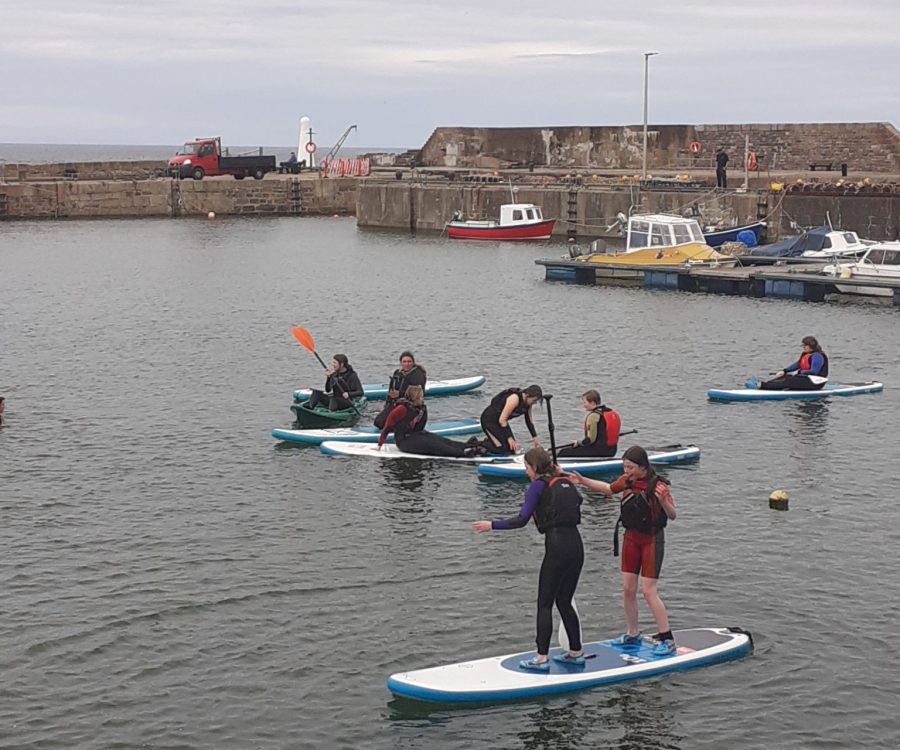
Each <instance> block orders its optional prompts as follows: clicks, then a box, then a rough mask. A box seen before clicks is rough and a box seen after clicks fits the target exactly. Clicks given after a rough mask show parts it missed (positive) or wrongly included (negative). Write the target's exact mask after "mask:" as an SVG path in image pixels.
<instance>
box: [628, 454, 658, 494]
mask: <svg viewBox="0 0 900 750" xmlns="http://www.w3.org/2000/svg"><path fill="white" fill-rule="evenodd" d="M622 460H623V461H631V463H633V464H637V465H638V466H640V467H641V468H642V469H644V471H646V472H647V492H648V493H651V492H653V490H655V489H656V483H657V482H658V481H659V479H660V478H659V476H658V475H657V473H656V472H655V471H654V470H653V466H652V465H651V464H650V457H649V456H648V455H647V451H645V450H644V449H643V448H641V446H639V445H632V446H631V447H630V448H629V449H628V450H626V451H625V452H624V453H623V454H622Z"/></svg>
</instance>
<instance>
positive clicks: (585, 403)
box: [556, 389, 622, 458]
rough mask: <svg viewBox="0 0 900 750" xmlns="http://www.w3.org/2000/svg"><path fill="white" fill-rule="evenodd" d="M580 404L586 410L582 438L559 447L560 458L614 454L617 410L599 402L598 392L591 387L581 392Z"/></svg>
mask: <svg viewBox="0 0 900 750" xmlns="http://www.w3.org/2000/svg"><path fill="white" fill-rule="evenodd" d="M581 406H582V407H583V408H584V410H585V411H586V412H587V416H586V417H585V418H584V438H583V439H582V440H576V441H575V442H573V443H572V445H571V446H567V447H565V448H560V449H559V451H557V453H556V455H557V456H559V457H560V458H572V457H573V456H577V457H581V456H587V457H591V456H599V457H603V458H605V457H607V456H615V455H616V451H617V450H618V449H619V432H620V430H621V428H622V418H621V417H620V416H619V414H618V412H616V411H613V410H612V409H610V408H609V407H608V406H604V405H603V404H601V403H600V394H599V393H598V392H597V391H595V390H593V389H591V390H589V391H585V392H584V393H582V394H581Z"/></svg>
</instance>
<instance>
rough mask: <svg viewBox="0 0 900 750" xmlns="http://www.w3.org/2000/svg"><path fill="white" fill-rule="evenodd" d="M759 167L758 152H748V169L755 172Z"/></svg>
mask: <svg viewBox="0 0 900 750" xmlns="http://www.w3.org/2000/svg"><path fill="white" fill-rule="evenodd" d="M756 168H757V165H756V153H755V152H753V151H748V152H747V169H748V170H750V171H751V172H755V171H756Z"/></svg>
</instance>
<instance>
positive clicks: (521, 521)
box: [491, 479, 546, 531]
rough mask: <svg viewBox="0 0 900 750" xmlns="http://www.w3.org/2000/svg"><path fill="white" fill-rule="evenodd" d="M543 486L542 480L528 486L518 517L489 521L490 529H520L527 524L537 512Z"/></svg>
mask: <svg viewBox="0 0 900 750" xmlns="http://www.w3.org/2000/svg"><path fill="white" fill-rule="evenodd" d="M545 486H546V485H545V483H544V481H543V480H542V479H537V480H535V481H534V482H532V483H531V484H530V485H528V489H527V490H526V492H525V500H524V501H523V502H522V507H521V508H519V515H517V516H514V517H513V518H498V519H496V520H494V521H491V528H492V529H494V530H495V531H498V530H503V529H521V528H522V527H523V526H524V525H525V524H527V523H528V521H529V520H530V519H531V516H532V515H534V512H535V511H536V510H537V507H538V502H539V501H540V499H541V493H542V492H543V491H544V487H545Z"/></svg>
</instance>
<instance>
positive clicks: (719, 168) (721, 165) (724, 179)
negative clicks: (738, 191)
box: [716, 146, 728, 189]
mask: <svg viewBox="0 0 900 750" xmlns="http://www.w3.org/2000/svg"><path fill="white" fill-rule="evenodd" d="M727 164H728V154H726V153H725V149H723V148H722V147H721V146H719V148H717V149H716V187H720V188H723V189H724V188H727V187H728V174H727V173H726V171H725V167H726V165H727Z"/></svg>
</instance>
